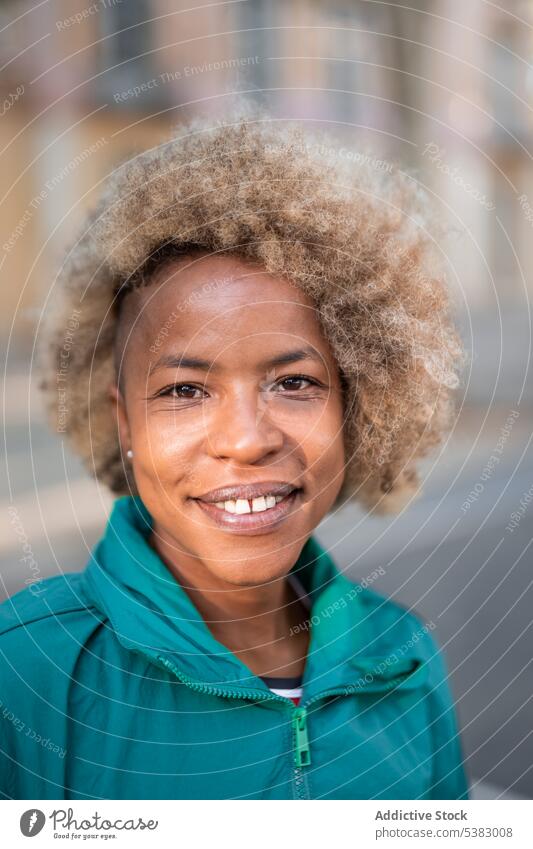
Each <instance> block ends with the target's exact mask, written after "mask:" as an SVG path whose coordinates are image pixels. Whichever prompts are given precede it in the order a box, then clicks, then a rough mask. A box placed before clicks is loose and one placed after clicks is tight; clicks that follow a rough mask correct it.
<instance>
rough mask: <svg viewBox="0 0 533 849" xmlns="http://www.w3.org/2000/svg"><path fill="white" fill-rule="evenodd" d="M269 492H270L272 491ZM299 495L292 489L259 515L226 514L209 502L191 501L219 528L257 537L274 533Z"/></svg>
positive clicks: (292, 507)
mask: <svg viewBox="0 0 533 849" xmlns="http://www.w3.org/2000/svg"><path fill="white" fill-rule="evenodd" d="M219 491H220V490H219ZM269 491H270V492H272V490H269ZM279 494H281V493H279ZM301 494H302V490H301V489H294V488H293V489H292V492H290V494H288V495H287V496H286V497H285V498H284V499H283V501H278V503H277V504H276V505H275V506H274V507H271V508H270V509H269V510H263V511H261V512H260V513H241V514H237V513H227V512H226V510H223V509H222V508H221V507H216V506H215V504H214V503H212V502H210V501H203V500H202V499H200V498H196V499H193V500H194V501H196V503H197V504H198V507H199V508H200V510H202V511H203V512H204V513H205V514H207V516H209V518H210V519H212V520H213V522H215V524H216V525H218V527H219V528H224V530H226V531H230V532H232V533H235V534H244V535H245V536H257V535H258V534H268V533H272V532H273V531H276V530H277V529H278V527H279V526H280V525H281V524H282V523H283V522H284V521H285V519H287V518H288V517H289V516H290V515H291V513H293V512H294V509H295V508H297V507H298V506H299V503H300V498H301ZM220 500H221V501H222V500H223V499H220Z"/></svg>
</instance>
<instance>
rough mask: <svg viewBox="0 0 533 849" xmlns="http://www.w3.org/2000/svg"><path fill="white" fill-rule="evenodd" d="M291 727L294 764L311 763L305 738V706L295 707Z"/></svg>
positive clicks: (306, 764)
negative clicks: (293, 744)
mask: <svg viewBox="0 0 533 849" xmlns="http://www.w3.org/2000/svg"><path fill="white" fill-rule="evenodd" d="M292 727H293V728H294V737H295V750H294V760H295V763H296V766H308V765H309V764H310V763H311V752H310V750H309V740H308V739H307V711H306V709H305V708H303V707H302V708H300V707H297V708H295V710H294V714H293V717H292Z"/></svg>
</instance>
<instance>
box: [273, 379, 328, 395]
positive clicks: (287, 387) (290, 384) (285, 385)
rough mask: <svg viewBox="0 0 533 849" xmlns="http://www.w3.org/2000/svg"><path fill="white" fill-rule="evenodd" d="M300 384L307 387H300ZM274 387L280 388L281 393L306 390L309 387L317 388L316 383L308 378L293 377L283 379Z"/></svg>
mask: <svg viewBox="0 0 533 849" xmlns="http://www.w3.org/2000/svg"><path fill="white" fill-rule="evenodd" d="M302 384H307V386H302ZM276 386H278V387H281V388H282V392H290V391H292V390H298V389H307V388H308V387H309V386H318V383H317V382H316V380H312V379H311V378H310V377H303V375H294V376H293V377H284V378H283V379H282V380H280V381H279V383H277V384H276Z"/></svg>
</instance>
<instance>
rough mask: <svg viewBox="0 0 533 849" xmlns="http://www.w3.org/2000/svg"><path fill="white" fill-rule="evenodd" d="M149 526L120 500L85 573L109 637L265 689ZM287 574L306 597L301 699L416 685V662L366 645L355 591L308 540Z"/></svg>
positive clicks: (132, 503) (182, 666)
mask: <svg viewBox="0 0 533 849" xmlns="http://www.w3.org/2000/svg"><path fill="white" fill-rule="evenodd" d="M151 526H152V520H151V517H150V515H149V513H148V511H147V510H146V508H145V506H144V504H143V503H142V501H141V500H140V498H138V497H136V498H131V497H129V496H127V497H124V498H120V499H118V500H117V501H116V502H115V505H114V508H113V511H112V514H111V516H110V519H109V522H108V526H107V528H106V532H105V535H104V537H103V539H102V540H101V541H100V543H99V544H98V545H97V547H96V548H95V550H94V552H93V554H92V557H91V560H90V561H89V564H88V567H87V569H86V570H85V573H84V574H85V585H86V591H87V593H88V595H89V597H90V599H91V601H92V603H93V604H94V605H95V606H96V607H97V608H98V609H99V610H100V611H101V612H102V613H104V615H105V616H106V617H107V618H108V619H109V622H110V624H111V627H112V628H113V631H114V633H115V634H116V637H117V639H118V640H119V641H120V643H121V644H122V645H123V646H124V647H125V648H126V649H128V650H130V651H134V652H138V653H141V654H143V655H145V656H147V657H148V658H150V659H151V660H152V661H154V662H159V659H160V658H161V657H163V658H165V659H166V661H168V662H169V663H171V664H172V665H173V666H174V667H175V668H177V669H178V670H179V671H180V672H181V673H183V674H184V675H186V676H187V677H188V678H189V679H192V680H193V681H196V682H201V683H203V684H207V685H210V686H214V687H218V688H220V689H221V690H223V689H224V687H228V686H231V689H232V691H235V690H239V691H241V690H242V691H243V693H244V692H245V691H250V690H253V691H257V690H267V691H268V688H267V686H266V684H265V683H264V682H263V681H262V680H261V679H260V678H258V677H257V676H256V675H255V674H254V673H253V672H252V671H251V670H250V669H249V668H248V667H247V666H246V664H245V663H243V662H242V661H241V660H240V659H239V658H238V657H237V656H236V655H235V654H233V652H231V651H230V650H229V649H228V648H226V646H224V645H223V644H222V643H220V642H219V641H218V640H216V639H215V637H214V636H213V635H212V634H211V632H210V630H209V628H208V627H207V625H206V624H205V622H204V620H203V618H202V616H201V614H200V612H199V611H198V609H197V608H196V606H195V605H194V603H193V602H192V600H191V599H190V598H189V596H188V595H187V593H186V592H185V591H184V590H183V588H182V587H181V586H180V584H179V583H178V582H177V581H176V579H175V578H174V577H173V575H172V574H171V573H170V571H169V570H168V569H167V567H166V566H165V565H164V563H163V561H162V560H161V559H160V557H159V556H158V555H157V554H156V552H155V551H154V550H153V549H152V547H151V546H150V545H149V542H148V535H149V533H150V530H151ZM290 574H291V575H294V576H296V577H297V579H298V580H299V581H300V582H301V584H302V585H303V587H304V589H305V591H306V593H307V594H308V596H309V601H310V604H311V610H310V612H309V618H310V620H311V628H310V644H309V651H308V656H307V659H306V666H305V671H304V679H303V687H304V693H305V700H306V701H307V700H308V699H309V698H312V697H313V696H314V695H316V694H317V693H320V692H323V691H325V690H328V691H329V690H331V689H336V688H346V687H347V688H356V689H357V688H358V689H361V688H362V687H363V688H364V689H365V690H366V691H368V690H369V689H370V690H371V691H372V690H376V689H377V690H379V689H383V688H385V689H388V688H389V687H390V684H391V682H392V680H395V681H396V682H397V681H398V676H400V685H401V686H411V685H418V683H420V682H421V673H422V672H423V670H422V668H421V666H422V664H421V661H420V659H417V658H413V657H412V656H410V657H409V659H403V660H399V661H398V662H396V661H395V662H394V663H390V662H385V661H386V657H385V655H383V654H382V653H381V654H380V652H379V646H378V650H377V651H376V650H374V649H375V637H374V636H373V637H372V639H373V640H374V644H372V643H371V640H370V634H369V627H368V621H367V620H368V615H365V610H364V605H363V603H362V600H361V593H360V592H358V590H360V589H361V588H360V587H358V586H357V584H354V583H353V582H352V581H349V580H347V579H346V578H345V577H344V576H343V575H342V574H341V573H340V572H339V571H338V569H337V568H336V566H335V564H334V563H333V561H332V560H331V558H330V557H329V555H328V554H327V552H326V551H325V550H323V549H322V548H321V546H320V545H319V543H318V542H317V540H316V539H315V538H314V537H310V538H309V539H308V540H307V542H306V543H305V545H304V546H303V548H302V551H301V553H300V556H299V558H298V560H297V561H296V563H295V564H294V566H293V567H292V569H291V570H290ZM372 630H374V629H372ZM371 644H372V651H369V650H368V649H369V646H370V645H371ZM382 648H383V646H382ZM389 656H390V649H389ZM369 673H370V674H369ZM414 673H416V674H414Z"/></svg>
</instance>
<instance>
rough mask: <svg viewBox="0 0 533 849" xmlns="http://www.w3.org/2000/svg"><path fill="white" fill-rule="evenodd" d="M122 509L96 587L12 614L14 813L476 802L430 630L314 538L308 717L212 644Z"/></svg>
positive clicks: (309, 577)
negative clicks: (33, 802)
mask: <svg viewBox="0 0 533 849" xmlns="http://www.w3.org/2000/svg"><path fill="white" fill-rule="evenodd" d="M150 522H151V520H150V516H149V514H148V513H147V511H146V509H145V507H144V505H143V504H142V502H141V501H140V500H139V499H138V498H136V499H133V498H127V497H126V498H121V499H119V500H118V501H117V502H116V504H115V507H114V510H113V512H112V515H111V518H110V521H109V524H108V527H107V530H106V533H105V535H104V537H103V539H102V540H101V541H100V543H99V544H98V545H97V547H96V549H95V551H94V552H93V555H92V557H91V560H90V562H89V565H88V566H87V568H86V569H85V571H84V572H80V573H77V574H70V575H62V576H58V577H54V578H49V579H46V580H44V581H42V582H41V583H40V584H38V585H34V586H32V587H29V588H27V589H25V590H23V591H22V592H20V593H18V594H17V595H15V596H14V597H13V598H11V599H8V600H7V601H6V602H4V603H3V604H2V605H0V702H1V704H0V796H1V795H3V797H7V798H14V799H87V798H89V799H465V798H468V795H467V785H466V780H465V774H464V771H463V766H462V758H461V747H460V742H459V737H458V733H457V727H456V721H455V716H454V708H453V704H452V701H451V698H450V693H449V690H448V686H447V683H446V672H445V669H444V665H443V660H442V657H441V655H440V653H439V651H438V649H437V648H436V645H435V643H434V641H433V638H432V636H431V633H430V628H429V627H428V626H423V625H422V624H421V622H420V621H419V620H418V619H416V618H415V617H414V616H413V615H412V614H411V613H409V612H407V611H406V610H404V609H403V608H401V607H399V606H398V605H396V604H395V603H393V602H392V601H390V600H387V599H385V598H383V597H382V596H380V595H378V594H376V593H374V592H373V591H371V590H370V589H368V588H363V587H362V586H361V585H359V584H356V583H354V582H352V581H349V580H347V579H346V578H345V577H344V576H343V575H342V574H340V573H339V571H338V570H337V568H336V567H335V565H334V563H333V562H332V560H331V559H330V557H329V556H328V554H327V553H326V552H325V551H324V550H323V549H322V548H321V547H320V545H319V544H318V542H317V541H316V540H315V539H314V538H313V537H311V538H310V539H309V540H308V541H307V542H306V544H305V545H304V547H303V549H302V552H301V555H300V557H299V559H298V561H297V562H296V564H295V565H294V566H293V569H292V570H291V571H293V572H295V573H296V572H297V574H298V578H299V580H300V582H301V583H302V584H303V585H304V587H305V589H306V591H307V592H308V593H309V596H310V601H311V604H312V608H311V614H310V619H311V629H310V631H311V639H310V646H309V653H308V656H307V659H306V666H305V672H304V679H303V693H302V698H301V700H300V703H299V705H298V706H296V705H295V704H294V703H293V702H292V701H291V700H290V699H287V698H284V697H283V696H281V695H275V694H274V693H273V692H272V691H271V690H269V689H268V687H267V686H266V684H265V683H264V682H263V681H262V680H261V679H260V678H258V677H257V676H255V675H254V674H253V673H252V672H251V670H249V669H248V667H247V666H246V665H245V664H244V663H243V662H242V661H240V660H239V659H238V658H237V657H236V655H234V654H233V653H232V652H231V651H229V649H227V648H226V647H225V646H224V645H223V644H222V643H219V642H218V641H217V640H216V639H215V638H214V637H213V636H212V635H211V632H210V631H209V629H208V628H207V626H206V624H205V622H204V621H203V619H202V617H201V616H200V614H199V612H198V610H197V608H196V607H195V606H194V604H193V603H192V601H191V600H190V599H189V597H188V596H187V594H186V593H185V592H184V590H183V589H182V588H181V587H180V585H179V584H178V583H177V582H176V580H175V579H174V578H173V577H172V575H171V573H170V572H169V571H168V570H167V568H166V567H165V566H164V564H163V563H162V561H161V560H160V559H159V557H158V556H157V555H156V553H155V552H154V551H153V550H152V548H151V547H150V546H149V544H148V542H147V534H148V531H149V528H150Z"/></svg>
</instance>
